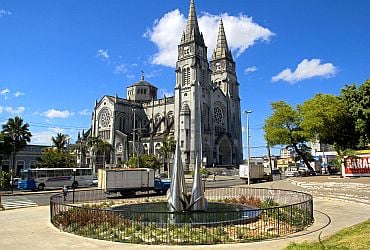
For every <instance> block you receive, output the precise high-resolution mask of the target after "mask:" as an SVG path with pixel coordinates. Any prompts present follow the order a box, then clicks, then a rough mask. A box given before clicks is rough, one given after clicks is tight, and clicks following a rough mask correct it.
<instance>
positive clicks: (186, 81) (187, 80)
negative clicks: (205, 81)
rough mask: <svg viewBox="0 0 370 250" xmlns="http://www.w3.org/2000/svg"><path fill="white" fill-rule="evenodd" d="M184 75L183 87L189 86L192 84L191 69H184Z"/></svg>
mask: <svg viewBox="0 0 370 250" xmlns="http://www.w3.org/2000/svg"><path fill="white" fill-rule="evenodd" d="M182 74H183V85H188V84H190V68H189V67H187V68H184V70H183V71H182Z"/></svg>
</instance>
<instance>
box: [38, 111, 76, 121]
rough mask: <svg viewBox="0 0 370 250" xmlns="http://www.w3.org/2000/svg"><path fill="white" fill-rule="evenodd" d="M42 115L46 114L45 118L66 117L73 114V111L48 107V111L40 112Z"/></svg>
mask: <svg viewBox="0 0 370 250" xmlns="http://www.w3.org/2000/svg"><path fill="white" fill-rule="evenodd" d="M42 115H43V116H46V117H47V118H51V119H53V118H68V117H70V116H73V115H74V112H70V111H69V110H64V111H61V110H55V109H49V110H48V111H45V112H43V113H42Z"/></svg>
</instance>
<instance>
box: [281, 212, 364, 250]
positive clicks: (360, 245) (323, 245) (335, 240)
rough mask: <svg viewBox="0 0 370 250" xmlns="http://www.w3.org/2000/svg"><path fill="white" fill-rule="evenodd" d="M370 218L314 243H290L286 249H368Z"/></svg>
mask: <svg viewBox="0 0 370 250" xmlns="http://www.w3.org/2000/svg"><path fill="white" fill-rule="evenodd" d="M369 235H370V219H368V220H367V221H365V222H362V223H360V224H358V225H355V226H352V227H348V228H345V229H343V230H341V231H339V232H338V233H336V234H334V235H332V236H331V237H329V238H327V239H325V240H322V241H321V242H315V243H309V242H304V243H299V244H298V243H291V244H289V245H288V246H287V247H286V248H285V249H286V250H305V249H307V250H308V249H310V250H311V249H312V250H316V249H320V250H322V249H325V250H326V249H351V250H352V249H370V237H369Z"/></svg>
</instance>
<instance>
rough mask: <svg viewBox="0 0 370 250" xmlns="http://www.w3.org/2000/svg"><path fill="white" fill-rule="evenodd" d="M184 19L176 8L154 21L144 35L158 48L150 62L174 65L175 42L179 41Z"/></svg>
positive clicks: (184, 22)
mask: <svg viewBox="0 0 370 250" xmlns="http://www.w3.org/2000/svg"><path fill="white" fill-rule="evenodd" d="M185 24H186V20H185V17H184V15H183V14H181V13H180V11H179V10H178V9H176V10H173V11H170V12H168V13H166V14H165V15H164V16H163V17H161V18H160V19H159V20H155V21H154V25H153V27H152V29H150V30H147V32H145V34H144V36H145V37H148V38H149V39H150V41H152V42H153V43H154V44H155V45H156V46H157V47H158V49H159V52H158V53H156V54H155V55H154V56H153V59H152V63H154V64H160V65H164V66H168V67H174V65H175V63H176V55H177V44H178V43H179V42H180V38H181V34H182V32H183V30H184V27H185Z"/></svg>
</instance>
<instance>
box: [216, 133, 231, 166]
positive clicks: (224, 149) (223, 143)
mask: <svg viewBox="0 0 370 250" xmlns="http://www.w3.org/2000/svg"><path fill="white" fill-rule="evenodd" d="M217 149H218V150H217V151H218V164H219V165H232V162H233V159H232V153H233V152H232V144H231V141H230V139H229V138H228V137H227V136H226V135H224V136H222V137H221V138H220V140H219V141H218V143H217Z"/></svg>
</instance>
